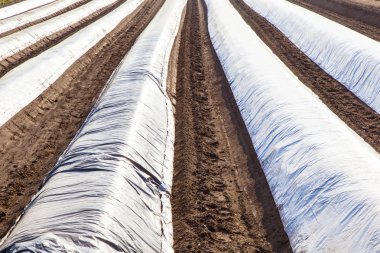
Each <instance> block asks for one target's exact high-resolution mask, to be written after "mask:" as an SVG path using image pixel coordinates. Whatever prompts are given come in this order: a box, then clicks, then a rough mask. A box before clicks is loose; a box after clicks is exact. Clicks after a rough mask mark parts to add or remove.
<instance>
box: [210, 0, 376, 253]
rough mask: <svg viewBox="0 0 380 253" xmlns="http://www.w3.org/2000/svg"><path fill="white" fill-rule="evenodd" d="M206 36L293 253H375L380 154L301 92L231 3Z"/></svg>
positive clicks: (219, 10)
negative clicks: (234, 100) (224, 78)
mask: <svg viewBox="0 0 380 253" xmlns="http://www.w3.org/2000/svg"><path fill="white" fill-rule="evenodd" d="M206 2H207V7H208V11H209V12H208V17H209V19H208V21H209V31H210V36H211V39H212V42H213V45H214V47H215V49H216V52H217V55H218V57H219V59H220V61H221V63H222V66H223V68H224V70H225V73H226V75H227V78H228V80H229V82H230V84H231V88H232V91H233V94H234V96H235V98H236V101H237V104H238V106H239V109H240V111H241V114H242V117H243V119H244V122H245V124H246V126H247V129H248V132H249V134H250V136H251V139H252V141H253V144H254V147H255V149H256V152H257V155H258V158H259V161H260V163H261V165H262V168H263V170H264V172H265V175H266V178H267V180H268V183H269V185H270V189H271V191H272V194H273V197H274V199H275V202H276V205H277V207H278V210H279V211H280V215H281V218H282V221H283V224H284V227H285V230H286V233H287V234H288V236H289V239H290V242H291V246H292V248H293V250H294V251H295V252H340V253H343V252H350V253H351V252H361V253H365V252H368V253H370V252H379V251H380V219H379V217H380V191H379V185H380V156H379V154H378V153H377V152H375V151H374V150H373V149H372V148H371V147H370V146H369V145H368V144H367V143H365V142H364V141H363V140H362V139H361V138H360V137H359V136H358V135H357V134H356V133H354V132H353V131H352V130H351V129H350V128H348V126H347V125H345V124H344V123H343V122H342V121H341V120H340V119H339V118H338V117H337V116H336V115H335V114H333V113H332V112H331V111H330V110H329V109H328V108H327V107H326V106H325V105H324V104H323V103H322V102H321V101H320V100H319V99H318V98H317V97H316V96H315V95H314V94H313V93H312V92H311V91H310V90H309V89H308V88H306V87H305V86H304V85H303V84H302V83H301V82H300V81H299V80H298V79H297V78H296V77H295V76H294V75H293V74H292V73H291V72H290V70H289V69H287V68H286V67H285V66H284V64H283V63H282V62H280V60H279V59H278V58H277V57H276V56H275V55H274V54H273V53H272V52H271V51H270V49H269V48H268V47H267V46H266V45H265V44H264V43H263V42H262V41H261V40H260V39H259V38H258V36H257V35H256V34H255V33H254V32H253V31H252V30H251V29H250V27H249V26H248V25H247V24H246V23H245V22H244V20H243V19H242V18H241V17H240V16H239V14H238V13H237V12H236V10H235V9H234V8H233V7H232V5H231V4H230V3H229V1H228V0H224V1H214V0H207V1H206Z"/></svg>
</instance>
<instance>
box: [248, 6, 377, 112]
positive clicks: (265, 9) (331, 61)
mask: <svg viewBox="0 0 380 253" xmlns="http://www.w3.org/2000/svg"><path fill="white" fill-rule="evenodd" d="M244 1H245V2H246V3H247V4H248V5H249V6H250V7H251V8H252V9H253V10H255V11H256V12H258V13H259V14H260V15H262V16H263V17H265V18H266V19H267V20H268V21H269V22H271V23H272V24H273V25H275V26H276V27H277V28H278V29H279V30H281V31H282V32H283V33H284V34H285V35H286V36H287V37H288V38H289V39H290V40H291V41H292V42H293V43H294V44H295V45H296V46H297V47H298V48H300V49H301V50H302V51H303V52H304V53H305V54H306V55H307V56H309V57H310V58H311V59H312V60H313V61H314V62H315V63H317V64H318V65H319V66H320V67H321V68H322V69H323V70H325V71H326V72H327V73H328V74H330V75H331V76H333V77H334V78H335V79H336V80H338V81H339V82H341V83H342V84H343V85H344V86H346V87H347V88H348V89H349V90H350V91H351V92H353V93H354V94H355V95H356V96H357V97H359V98H360V99H361V100H362V101H364V102H365V103H366V104H367V105H368V106H370V107H371V108H372V109H373V110H374V111H376V112H378V113H380V44H379V43H378V42H377V41H375V40H373V39H370V38H368V37H366V36H364V35H362V34H360V33H358V32H355V31H353V30H351V29H349V28H347V27H345V26H343V25H340V24H338V23H335V22H334V21H331V20H329V19H327V18H324V17H323V16H320V15H318V14H316V13H314V12H311V11H308V10H306V9H304V8H302V7H299V6H297V5H294V4H291V3H289V2H287V1H285V0H244Z"/></svg>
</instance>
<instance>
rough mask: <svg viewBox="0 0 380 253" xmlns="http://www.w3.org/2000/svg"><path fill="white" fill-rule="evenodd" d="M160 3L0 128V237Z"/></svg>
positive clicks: (146, 6)
mask: <svg viewBox="0 0 380 253" xmlns="http://www.w3.org/2000/svg"><path fill="white" fill-rule="evenodd" d="M163 2H164V0H147V1H145V2H144V3H143V4H142V5H141V6H140V7H139V8H138V9H137V10H136V11H135V12H133V13H132V14H131V15H130V16H129V17H127V18H125V19H124V20H123V21H122V22H121V23H120V24H119V25H118V26H117V28H116V29H114V30H113V31H112V32H111V33H110V34H109V36H107V37H106V38H104V39H103V40H101V41H100V42H99V43H98V44H97V45H96V46H95V47H93V48H92V49H91V50H90V51H89V52H88V53H87V54H86V55H84V56H83V57H81V58H80V59H79V60H78V61H76V62H75V64H74V65H73V66H72V67H71V68H69V69H68V70H67V71H66V72H65V73H64V75H63V76H62V77H61V78H60V79H59V80H57V81H56V82H55V83H54V84H53V85H52V86H51V87H50V88H48V89H47V90H46V91H45V92H44V93H43V94H42V95H41V96H39V97H38V98H37V99H36V100H35V101H33V102H32V103H31V104H29V105H28V106H27V107H26V108H24V110H22V111H21V112H19V113H18V114H17V115H16V116H14V117H13V118H12V119H11V120H10V121H8V122H7V123H6V124H5V125H3V126H2V127H1V128H0V175H1V177H0V237H2V236H4V235H5V233H6V232H7V231H8V230H9V229H10V227H11V226H12V225H13V224H14V222H15V220H16V218H17V217H18V216H19V215H20V214H21V212H22V210H23V208H24V207H25V206H26V205H27V204H28V203H29V201H30V199H31V197H32V196H33V195H34V194H36V192H37V191H38V188H39V187H40V186H41V184H42V181H43V179H44V177H45V175H46V173H47V172H49V170H50V169H51V168H52V167H53V166H54V164H55V163H56V161H57V159H58V157H59V156H60V155H61V154H62V153H63V151H64V150H65V149H66V147H67V145H68V144H69V142H70V141H71V139H72V138H73V136H74V135H75V133H76V131H77V130H78V129H79V127H80V125H81V124H82V122H83V120H84V119H85V117H86V116H87V114H88V112H89V111H90V109H91V107H92V106H93V104H94V103H95V101H96V99H97V98H98V96H99V94H100V92H101V91H102V89H103V87H104V85H105V84H106V82H107V80H108V79H109V77H110V76H111V74H112V72H113V71H114V70H115V68H116V67H117V66H118V64H119V63H120V61H121V60H122V59H123V57H124V56H125V54H126V53H127V52H128V51H129V50H130V48H131V47H132V45H133V43H134V42H135V40H136V39H137V37H138V36H139V34H140V33H141V32H142V31H143V29H144V28H145V27H146V26H147V25H148V24H149V22H150V21H151V20H152V18H153V17H154V15H155V14H156V13H157V11H158V10H159V8H160V7H161V6H162V4H163Z"/></svg>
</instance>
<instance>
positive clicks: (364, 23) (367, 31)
mask: <svg viewBox="0 0 380 253" xmlns="http://www.w3.org/2000/svg"><path fill="white" fill-rule="evenodd" d="M288 1H289V2H291V3H294V4H297V5H299V6H302V7H304V8H306V9H309V10H311V11H313V12H315V13H318V14H320V15H322V16H325V17H326V18H328V19H331V20H334V21H335V22H338V23H340V24H342V25H344V26H347V27H348V28H351V29H352V30H355V31H357V32H359V33H361V34H364V35H366V36H368V37H370V38H372V39H374V40H377V41H380V9H379V8H375V7H370V6H368V5H364V4H359V3H352V2H349V1H341V0H288Z"/></svg>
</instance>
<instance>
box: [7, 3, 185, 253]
mask: <svg viewBox="0 0 380 253" xmlns="http://www.w3.org/2000/svg"><path fill="white" fill-rule="evenodd" d="M185 3H186V0H167V1H166V2H165V4H164V6H163V7H162V8H161V10H160V11H159V12H158V14H157V15H156V17H155V18H154V19H153V21H152V23H151V24H150V25H149V26H148V27H147V28H146V30H145V31H144V32H143V33H142V34H141V35H140V37H139V39H138V40H137V42H136V44H135V45H134V46H133V48H132V49H131V51H130V52H129V53H128V55H127V56H126V58H125V59H124V61H123V62H122V63H121V64H120V66H119V68H118V69H117V70H116V71H115V73H114V74H113V76H112V78H111V79H110V81H109V83H108V85H107V87H106V88H105V90H104V91H103V93H102V95H101V97H100V99H99V100H98V101H97V103H96V104H95V106H94V107H93V109H92V111H91V112H90V114H89V116H88V117H87V119H86V120H85V122H84V124H83V125H82V127H81V129H80V130H79V131H78V133H77V134H76V136H75V138H74V140H73V141H72V142H71V144H70V145H69V147H68V148H67V150H66V151H65V152H64V154H63V155H62V156H61V157H60V159H59V161H58V163H57V164H56V166H55V167H54V169H53V170H52V171H51V172H50V173H49V175H48V176H47V178H46V180H45V182H44V185H43V187H42V189H41V190H40V192H39V193H38V194H37V195H36V196H35V198H34V199H33V200H32V202H31V203H30V204H29V206H28V207H27V208H26V210H25V213H24V215H23V216H22V217H21V219H20V221H19V222H18V224H16V226H15V227H14V229H13V230H12V231H11V233H10V235H9V237H8V238H7V239H6V241H5V243H4V244H3V245H2V246H1V250H0V252H24V251H23V250H28V252H144V253H149V252H173V249H172V240H173V237H172V223H171V207H170V199H169V197H170V190H171V184H172V170H173V150H174V115H173V110H172V105H171V102H170V100H169V98H168V96H167V93H166V80H167V75H168V74H167V72H168V65H169V57H170V53H171V48H172V45H173V43H174V39H175V36H176V34H177V33H178V29H179V25H180V19H181V14H182V11H183V8H184V5H185Z"/></svg>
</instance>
